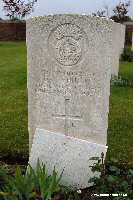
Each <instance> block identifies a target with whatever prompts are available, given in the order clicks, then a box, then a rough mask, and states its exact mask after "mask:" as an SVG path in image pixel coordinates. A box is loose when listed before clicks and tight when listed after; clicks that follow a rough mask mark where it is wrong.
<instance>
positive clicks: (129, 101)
mask: <svg viewBox="0 0 133 200" xmlns="http://www.w3.org/2000/svg"><path fill="white" fill-rule="evenodd" d="M119 74H120V75H121V76H122V77H125V78H128V79H130V80H131V81H132V82H133V64H132V63H128V62H121V64H120V73H119ZM27 104H28V101H27V63H26V45H25V42H0V155H1V156H3V157H2V158H1V159H4V156H5V157H6V156H10V157H11V158H15V159H16V160H21V159H22V160H23V159H28V105H27ZM108 146H109V152H108V156H114V157H115V158H118V159H119V160H121V161H124V162H128V163H131V164H132V165H133V88H129V87H128V88H126V87H111V96H110V113H109V129H108Z"/></svg>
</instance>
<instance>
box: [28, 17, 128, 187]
mask: <svg viewBox="0 0 133 200" xmlns="http://www.w3.org/2000/svg"><path fill="white" fill-rule="evenodd" d="M124 37H125V27H124V26H123V25H120V24H116V23H114V22H113V21H112V20H109V19H106V18H100V17H94V16H87V15H68V14H66V15H49V16H44V17H35V18H33V19H29V20H27V50H28V51H27V52H28V123H29V124H28V127H29V141H30V145H29V146H30V158H29V163H30V164H31V166H32V167H33V168H34V169H36V166H37V161H38V159H40V161H41V162H43V163H46V162H47V170H48V174H49V175H51V174H52V172H53V169H54V166H55V167H56V171H57V172H58V173H59V174H61V172H62V170H63V169H64V176H63V178H62V180H61V184H63V185H66V186H70V185H71V187H72V188H85V187H88V186H89V185H90V184H89V183H88V180H89V179H90V178H91V177H93V176H94V175H95V176H99V175H100V174H99V173H95V174H93V173H92V172H91V167H89V166H92V165H93V164H94V161H93V160H90V158H91V157H100V156H101V153H102V152H103V153H104V155H106V152H107V148H108V147H107V128H108V113H109V96H110V79H111V74H116V75H117V74H118V66H119V64H118V62H119V57H120V54H121V52H122V48H123V47H124Z"/></svg>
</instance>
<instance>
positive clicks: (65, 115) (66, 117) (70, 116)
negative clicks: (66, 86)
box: [52, 97, 82, 136]
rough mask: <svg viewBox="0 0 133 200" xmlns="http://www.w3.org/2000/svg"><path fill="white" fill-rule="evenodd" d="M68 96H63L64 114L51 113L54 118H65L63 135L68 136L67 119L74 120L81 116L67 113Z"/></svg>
mask: <svg viewBox="0 0 133 200" xmlns="http://www.w3.org/2000/svg"><path fill="white" fill-rule="evenodd" d="M68 111H69V98H68V97H65V114H64V115H54V114H53V115H52V116H53V117H55V118H63V119H65V135H66V136H68V129H69V125H68V120H69V119H74V120H80V119H81V118H82V116H79V115H69V112H68Z"/></svg>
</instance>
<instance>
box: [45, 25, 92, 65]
mask: <svg viewBox="0 0 133 200" xmlns="http://www.w3.org/2000/svg"><path fill="white" fill-rule="evenodd" d="M87 45H88V41H87V36H86V34H85V32H84V31H83V30H82V29H81V28H80V27H78V26H77V25H74V24H62V25H60V26H58V27H56V28H55V29H54V30H53V31H52V32H51V34H50V35H49V39H48V48H49V51H50V55H52V57H53V58H54V60H56V61H57V62H58V63H60V64H61V65H65V66H72V65H75V64H78V63H79V62H81V60H83V59H84V57H85V55H86V52H87V50H88V46H87Z"/></svg>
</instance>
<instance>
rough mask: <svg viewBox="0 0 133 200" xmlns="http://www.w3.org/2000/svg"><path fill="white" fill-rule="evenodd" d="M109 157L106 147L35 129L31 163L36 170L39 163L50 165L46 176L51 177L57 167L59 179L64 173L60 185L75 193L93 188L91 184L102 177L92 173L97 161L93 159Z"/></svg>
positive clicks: (47, 166)
mask: <svg viewBox="0 0 133 200" xmlns="http://www.w3.org/2000/svg"><path fill="white" fill-rule="evenodd" d="M102 152H103V153H104V155H106V152H107V146H104V145H99V144H96V143H92V142H89V141H85V140H81V139H77V138H74V137H70V136H65V135H61V134H59V133H54V132H50V131H46V130H43V129H36V131H35V136H34V140H33V145H32V149H31V154H30V159H29V163H30V165H31V166H32V167H33V168H34V169H35V170H36V167H37V162H38V159H39V160H40V162H41V163H47V164H46V168H47V173H48V174H49V175H52V173H53V170H54V166H55V168H56V171H57V172H58V176H59V175H60V174H61V172H62V170H63V169H64V175H63V177H62V180H61V182H60V183H61V184H62V185H65V186H71V188H72V189H81V188H86V187H89V186H91V185H92V184H90V183H88V180H89V179H90V178H92V177H94V176H97V177H99V176H100V173H98V172H97V173H93V172H92V171H91V167H90V166H92V165H93V164H94V163H96V162H97V161H95V160H90V159H91V158H92V157H101V153H102Z"/></svg>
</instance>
